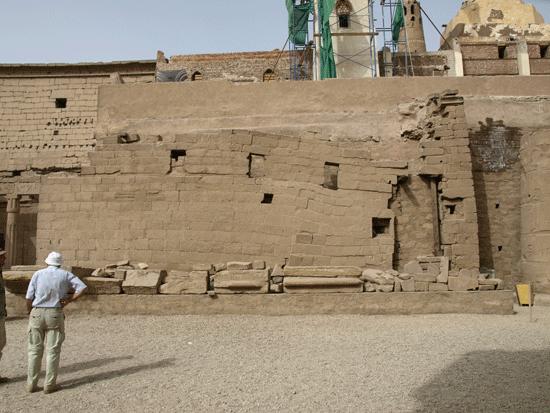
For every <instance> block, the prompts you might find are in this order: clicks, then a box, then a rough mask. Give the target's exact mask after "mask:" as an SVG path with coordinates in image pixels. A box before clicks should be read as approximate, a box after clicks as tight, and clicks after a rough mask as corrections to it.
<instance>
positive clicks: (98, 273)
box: [91, 268, 107, 278]
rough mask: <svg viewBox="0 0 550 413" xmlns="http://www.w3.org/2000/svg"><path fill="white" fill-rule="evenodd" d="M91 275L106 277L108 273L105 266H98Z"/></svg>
mask: <svg viewBox="0 0 550 413" xmlns="http://www.w3.org/2000/svg"><path fill="white" fill-rule="evenodd" d="M91 276H92V277H101V278H105V277H106V276H107V274H106V273H105V270H104V269H103V268H97V269H95V270H94V271H93V272H92V275H91Z"/></svg>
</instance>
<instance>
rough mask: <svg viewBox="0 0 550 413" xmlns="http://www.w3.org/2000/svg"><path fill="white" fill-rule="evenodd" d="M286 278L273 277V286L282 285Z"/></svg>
mask: <svg viewBox="0 0 550 413" xmlns="http://www.w3.org/2000/svg"><path fill="white" fill-rule="evenodd" d="M284 279H285V277H281V276H277V277H271V284H282V283H283V280H284Z"/></svg>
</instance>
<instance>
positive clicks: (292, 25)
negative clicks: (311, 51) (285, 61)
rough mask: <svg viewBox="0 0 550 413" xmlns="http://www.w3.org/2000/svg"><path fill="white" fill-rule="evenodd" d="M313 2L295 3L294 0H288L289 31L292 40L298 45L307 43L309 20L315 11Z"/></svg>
mask: <svg viewBox="0 0 550 413" xmlns="http://www.w3.org/2000/svg"><path fill="white" fill-rule="evenodd" d="M313 6H314V5H313V2H310V3H304V4H299V5H294V0H286V9H287V10H288V33H289V36H290V41H291V42H292V43H294V44H296V45H305V44H306V39H307V22H308V19H309V15H310V14H311V13H313Z"/></svg>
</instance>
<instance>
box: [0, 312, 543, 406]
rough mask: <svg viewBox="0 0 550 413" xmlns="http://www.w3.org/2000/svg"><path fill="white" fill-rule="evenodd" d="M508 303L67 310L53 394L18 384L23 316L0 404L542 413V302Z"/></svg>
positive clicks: (14, 322)
mask: <svg viewBox="0 0 550 413" xmlns="http://www.w3.org/2000/svg"><path fill="white" fill-rule="evenodd" d="M515 310H516V313H515V314H514V315H510V316H491V315H428V316H288V317H266V316H186V315H182V316H165V317H159V316H99V317H92V316H76V315H73V316H70V317H68V318H67V320H66V329H67V339H66V341H65V344H64V346H63V351H62V360H61V366H60V374H59V378H58V383H59V384H61V385H62V386H63V388H62V390H60V391H59V392H56V393H53V394H49V395H45V394H43V392H41V391H40V392H37V393H32V394H29V393H27V392H26V391H25V380H26V327H27V319H26V318H8V321H7V323H6V329H7V334H8V345H7V347H6V348H5V349H4V356H3V358H2V360H1V361H0V373H1V374H2V375H6V376H8V377H10V378H11V381H10V382H9V383H6V384H1V385H0V398H1V402H0V411H1V412H10V413H11V412H56V413H59V412H335V411H336V412H378V413H380V412H454V413H456V412H495V413H496V412H498V413H503V412H519V411H526V412H531V413H533V412H548V411H550V378H549V367H550V307H549V306H534V307H533V318H532V322H529V309H528V308H527V307H516V308H515ZM41 383H42V379H41V381H40V385H41Z"/></svg>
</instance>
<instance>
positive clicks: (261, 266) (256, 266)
mask: <svg viewBox="0 0 550 413" xmlns="http://www.w3.org/2000/svg"><path fill="white" fill-rule="evenodd" d="M252 269H253V270H265V261H261V260H257V261H254V262H253V263H252Z"/></svg>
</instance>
